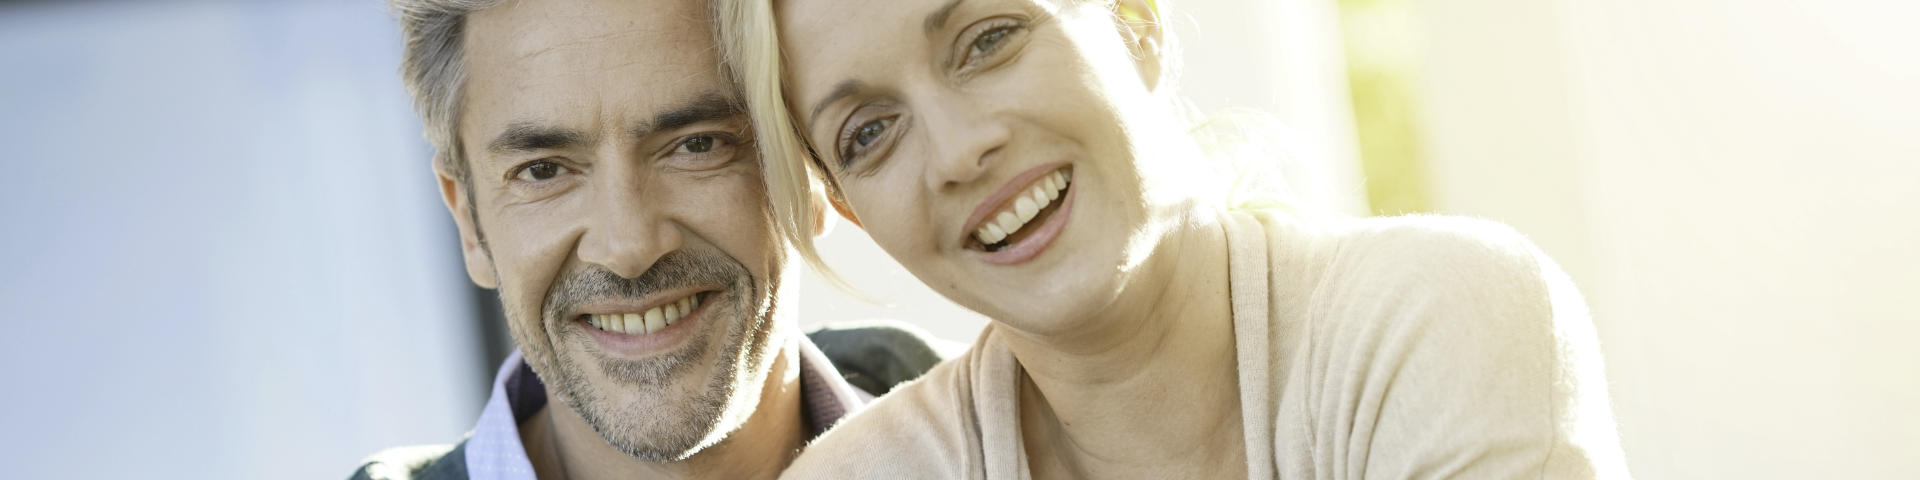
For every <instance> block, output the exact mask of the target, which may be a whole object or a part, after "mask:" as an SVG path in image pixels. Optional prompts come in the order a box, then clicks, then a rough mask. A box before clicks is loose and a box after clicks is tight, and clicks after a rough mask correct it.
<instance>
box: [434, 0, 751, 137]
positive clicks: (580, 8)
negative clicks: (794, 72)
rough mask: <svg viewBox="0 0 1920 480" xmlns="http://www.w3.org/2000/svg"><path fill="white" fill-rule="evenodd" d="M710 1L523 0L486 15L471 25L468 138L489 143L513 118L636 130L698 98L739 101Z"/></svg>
mask: <svg viewBox="0 0 1920 480" xmlns="http://www.w3.org/2000/svg"><path fill="white" fill-rule="evenodd" d="M705 5H706V0H646V1H633V0H517V1H509V2H504V3H502V4H500V5H499V6H497V7H494V8H491V9H487V10H483V11H481V12H479V13H477V14H476V15H475V16H474V17H472V18H470V19H469V22H468V28H467V30H466V32H465V35H466V40H467V51H466V53H465V55H466V63H467V80H466V88H465V91H464V92H462V93H463V95H464V97H465V103H466V104H467V107H466V112H465V113H464V114H462V118H461V120H460V123H461V126H460V129H461V137H462V141H463V143H466V144H467V147H468V148H469V149H473V148H482V147H484V145H485V142H487V140H486V139H487V138H492V137H494V136H496V135H498V134H500V133H501V131H502V130H505V129H507V128H508V127H510V126H511V125H512V124H525V123H534V124H542V125H548V126H553V127H565V128H573V129H589V130H598V129H599V128H615V127H617V128H629V127H630V126H632V125H638V124H641V123H642V122H646V121H648V119H651V118H653V117H655V116H658V115H660V114H662V111H664V110H667V109H673V108H681V107H684V105H683V104H686V103H688V102H689V101H691V100H694V99H702V98H706V97H712V96H714V95H716V94H718V95H719V96H721V97H724V98H726V99H727V100H732V99H733V97H734V95H733V94H732V92H731V85H730V84H728V83H727V82H725V81H724V80H723V79H722V77H721V75H720V73H719V72H720V70H719V65H718V61H719V60H718V59H717V58H716V57H715V56H714V48H713V39H712V37H711V35H710V33H709V32H710V30H709V29H708V24H707V20H706V19H707V13H706V11H705ZM609 120H610V121H612V122H610V123H609V122H603V121H609ZM476 142H478V143H476Z"/></svg>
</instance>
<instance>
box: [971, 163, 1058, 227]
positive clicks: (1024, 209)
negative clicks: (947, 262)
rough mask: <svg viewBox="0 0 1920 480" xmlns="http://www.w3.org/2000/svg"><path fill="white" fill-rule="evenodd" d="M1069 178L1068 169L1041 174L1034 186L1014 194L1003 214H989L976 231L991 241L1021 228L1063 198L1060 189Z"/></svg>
mask: <svg viewBox="0 0 1920 480" xmlns="http://www.w3.org/2000/svg"><path fill="white" fill-rule="evenodd" d="M1069 178H1070V177H1068V176H1067V172H1066V171H1064V170H1059V171H1054V172H1053V173H1052V174H1049V175H1047V176H1045V177H1041V178H1040V181H1038V182H1034V185H1033V189H1032V190H1029V191H1027V192H1026V193H1025V194H1024V195H1021V196H1019V197H1016V198H1014V200H1013V205H1012V206H1011V207H1009V208H1008V209H1007V210H1002V211H1001V212H1000V214H999V215H996V216H993V217H988V218H987V221H986V222H983V225H981V226H980V229H979V230H975V231H974V232H973V235H974V238H975V239H976V240H979V241H980V243H982V244H988V245H991V244H994V243H999V242H1000V241H1001V240H1005V239H1006V238H1007V236H1009V235H1012V234H1013V232H1017V231H1020V228H1021V227H1024V226H1026V225H1027V222H1030V221H1033V217H1035V216H1038V215H1039V214H1040V210H1043V209H1045V208H1047V207H1048V206H1050V205H1052V204H1053V201H1054V200H1059V199H1060V192H1061V191H1062V190H1066V189H1067V183H1068V180H1069Z"/></svg>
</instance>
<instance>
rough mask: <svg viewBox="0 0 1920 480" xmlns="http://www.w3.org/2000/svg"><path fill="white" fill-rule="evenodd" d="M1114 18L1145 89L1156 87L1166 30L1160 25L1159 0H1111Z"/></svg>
mask: <svg viewBox="0 0 1920 480" xmlns="http://www.w3.org/2000/svg"><path fill="white" fill-rule="evenodd" d="M1113 9H1114V12H1113V13H1114V15H1113V16H1114V18H1115V19H1117V20H1118V21H1119V22H1120V25H1119V27H1120V36H1121V38H1122V39H1123V40H1125V41H1126V42H1127V51H1128V52H1130V53H1132V54H1133V62H1134V66H1135V67H1137V68H1139V69H1140V79H1141V80H1142V81H1144V82H1146V84H1147V89H1148V90H1158V89H1159V88H1160V80H1161V79H1162V75H1161V74H1162V73H1163V72H1165V71H1166V70H1165V67H1164V65H1165V62H1166V61H1167V58H1166V55H1167V52H1166V33H1165V31H1164V30H1163V29H1162V28H1161V24H1162V23H1164V22H1162V19H1161V18H1160V7H1159V2H1157V1H1155V0H1114V2H1113Z"/></svg>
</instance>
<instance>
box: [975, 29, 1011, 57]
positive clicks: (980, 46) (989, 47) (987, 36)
mask: <svg viewBox="0 0 1920 480" xmlns="http://www.w3.org/2000/svg"><path fill="white" fill-rule="evenodd" d="M1012 32H1013V28H1012V27H999V28H995V29H993V30H988V31H987V33H983V34H980V38H976V39H974V40H973V54H975V55H983V54H987V53H993V51H994V49H997V48H1000V43H1001V42H1003V41H1005V40H1006V39H1007V34H1009V33H1012Z"/></svg>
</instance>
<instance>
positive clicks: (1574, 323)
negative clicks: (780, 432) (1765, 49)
mask: <svg viewBox="0 0 1920 480" xmlns="http://www.w3.org/2000/svg"><path fill="white" fill-rule="evenodd" d="M1221 223H1222V224H1223V225H1224V226H1225V228H1226V232H1227V242H1228V249H1229V251H1230V260H1229V262H1230V269H1231V271H1230V272H1229V275H1230V277H1229V278H1230V282H1231V287H1230V289H1231V292H1232V293H1231V295H1232V297H1233V298H1232V304H1233V320H1234V336H1235V338H1236V343H1237V345H1236V354H1237V355H1238V368H1239V374H1240V398H1241V406H1242V419H1243V421H1244V422H1245V423H1244V425H1243V431H1244V432H1245V434H1246V449H1247V450H1246V458H1247V462H1248V463H1247V472H1248V474H1249V477H1251V478H1287V479H1361V478H1382V479H1398V478H1626V477H1627V471H1626V464H1625V459H1624V458H1623V457H1622V455H1621V452H1620V446H1619V439H1618V434H1617V433H1616V432H1615V428H1614V423H1613V415H1612V412H1611V410H1610V407H1609V406H1608V401H1607V390H1606V389H1607V384H1606V378H1605V374H1604V373H1603V372H1602V365H1601V358H1600V348H1599V342H1598V340H1597V339H1596V337H1595V335H1594V330H1593V324H1592V322H1591V321H1590V320H1589V319H1588V315H1587V310H1586V306H1585V304H1584V301H1583V300H1582V299H1581V298H1580V294H1579V292H1578V291H1576V290H1575V289H1574V287H1573V285H1572V282H1571V281H1569V280H1568V279H1567V277H1566V275H1565V274H1563V273H1562V272H1560V270H1559V269H1558V267H1556V266H1554V264H1553V263H1552V261H1550V260H1548V259H1547V258H1546V256H1545V255H1543V254H1541V253H1540V251H1539V250H1538V249H1537V248H1535V247H1534V246H1533V245H1532V244H1531V243H1529V242H1528V241H1527V240H1526V239H1525V238H1524V237H1522V236H1520V235H1519V234H1518V233H1515V232H1514V231H1513V230H1512V229H1510V228H1507V227H1505V226H1503V225H1500V224H1497V223H1492V222H1486V221H1481V220H1472V219H1462V218H1450V217H1435V216H1415V217H1399V218H1389V219H1367V220H1354V221H1346V222H1342V223H1337V224H1333V225H1323V226H1317V227H1309V226H1307V225H1305V224H1302V223H1298V222H1295V221H1292V220H1291V219H1290V218H1289V217H1287V216H1285V215H1284V214H1279V213H1275V212H1268V211H1251V212H1244V211H1243V212H1232V213H1227V214H1225V215H1224V218H1223V219H1222V222H1221ZM1002 335H1005V334H1004V333H1000V332H998V331H997V330H996V327H994V326H988V327H987V329H986V330H985V331H983V332H982V333H981V335H980V337H979V339H978V340H977V341H976V342H975V343H974V345H973V348H972V350H970V351H969V352H968V353H967V354H965V355H962V356H960V357H956V358H954V359H951V360H948V361H947V362H945V363H943V364H941V365H939V366H936V367H934V369H933V370H932V371H930V372H928V373H927V375H926V376H925V377H922V378H921V379H920V380H918V381H916V382H915V383H913V384H910V385H906V386H902V387H900V388H899V389H897V390H895V391H894V392H893V393H892V394H890V395H887V396H886V397H883V398H881V399H880V400H879V401H878V402H877V403H875V404H873V405H872V406H870V407H868V408H867V409H866V410H865V411H864V412H862V413H860V414H859V415H857V416H854V417H852V418H850V419H848V420H846V421H843V422H842V423H841V424H840V425H839V426H838V427H836V428H834V429H833V430H832V431H829V432H827V433H826V434H825V435H824V436H822V437H821V438H819V439H818V440H816V441H815V442H814V443H813V444H812V445H810V446H808V447H807V449H806V451H805V452H804V453H803V454H802V455H801V456H800V458H799V459H798V460H796V461H795V462H794V463H793V465H792V466H791V467H790V468H789V469H788V470H787V471H786V473H785V474H783V475H782V478H801V479H813V478H832V479H842V478H876V479H896V478H955V479H961V478H964V479H981V478H988V479H1027V478H1030V475H1029V473H1028V470H1027V461H1026V456H1025V449H1024V448H1023V447H1022V445H1021V438H1020V427H1019V425H1018V423H1017V421H1018V418H1019V414H1018V412H1019V408H1018V404H1017V400H1018V398H1019V395H1018V393H1019V390H1018V388H1017V386H1018V385H1019V380H1020V378H1021V376H1022V375H1024V373H1023V372H1022V370H1021V368H1020V365H1019V363H1018V361H1017V360H1015V359H1014V357H1013V355H1012V353H1011V352H1010V351H1009V350H1008V349H1007V348H1006V347H1005V345H1004V344H1003V343H1002V341H1001V336H1002Z"/></svg>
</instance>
